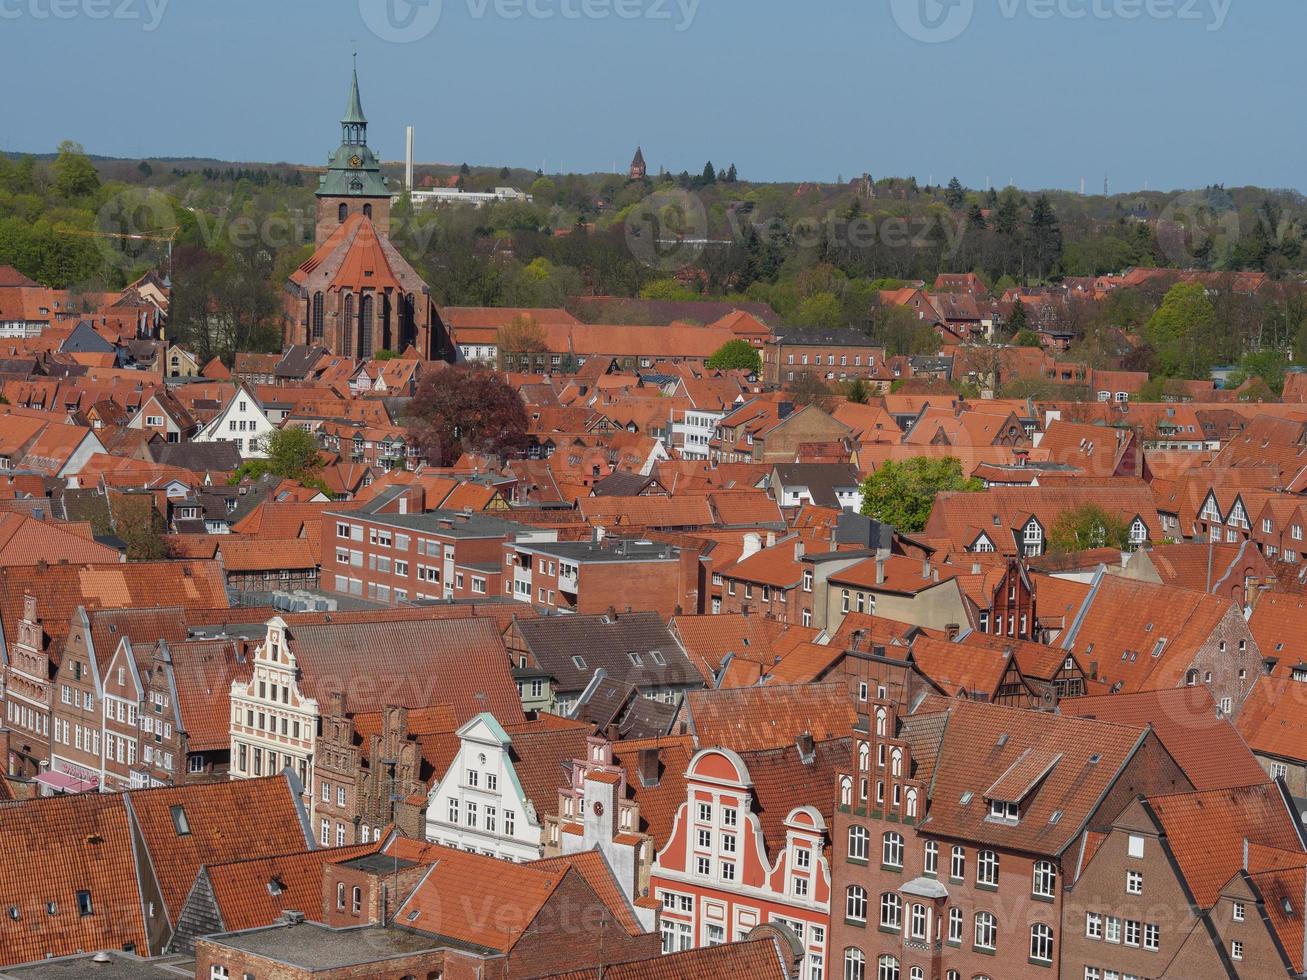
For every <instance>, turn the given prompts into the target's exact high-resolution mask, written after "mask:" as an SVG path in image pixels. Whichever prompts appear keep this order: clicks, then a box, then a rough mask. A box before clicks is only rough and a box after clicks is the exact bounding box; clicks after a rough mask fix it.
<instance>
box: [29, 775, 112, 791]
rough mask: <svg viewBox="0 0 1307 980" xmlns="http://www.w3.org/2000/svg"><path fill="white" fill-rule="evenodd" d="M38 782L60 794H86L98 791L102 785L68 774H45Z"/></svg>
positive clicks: (37, 778) (95, 781)
mask: <svg viewBox="0 0 1307 980" xmlns="http://www.w3.org/2000/svg"><path fill="white" fill-rule="evenodd" d="M36 781H37V782H38V783H40V784H41V785H42V786H49V787H50V788H51V789H53V790H55V791H56V792H58V793H86V792H89V791H90V790H93V789H98V788H99V785H100V784H99V782H98V781H97V780H94V779H79V778H78V777H77V776H70V775H68V773H66V772H43V773H41V774H40V775H39V776H37V777H36Z"/></svg>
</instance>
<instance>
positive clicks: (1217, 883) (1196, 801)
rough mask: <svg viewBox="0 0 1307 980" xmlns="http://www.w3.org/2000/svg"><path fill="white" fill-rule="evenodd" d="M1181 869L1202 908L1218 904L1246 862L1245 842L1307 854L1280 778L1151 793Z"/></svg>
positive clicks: (1149, 803) (1150, 802)
mask: <svg viewBox="0 0 1307 980" xmlns="http://www.w3.org/2000/svg"><path fill="white" fill-rule="evenodd" d="M1146 803H1147V806H1148V807H1149V809H1151V810H1152V812H1153V813H1154V814H1155V815H1156V817H1157V820H1158V822H1159V823H1160V824H1161V826H1162V830H1163V832H1164V833H1165V834H1166V841H1167V844H1168V845H1170V848H1171V853H1172V854H1174V855H1175V859H1176V862H1177V864H1179V866H1180V871H1181V873H1182V874H1183V875H1184V878H1185V881H1186V882H1187V883H1188V885H1189V890H1190V891H1191V892H1192V893H1193V896H1194V901H1195V902H1196V903H1197V904H1198V906H1199V908H1204V909H1208V908H1211V907H1212V906H1213V905H1214V904H1216V899H1217V897H1218V896H1219V895H1220V892H1221V889H1222V888H1223V887H1225V884H1226V882H1228V881H1229V880H1230V879H1231V878H1232V877H1234V875H1235V874H1236V873H1237V872H1238V871H1239V870H1240V869H1241V868H1242V867H1243V864H1244V841H1245V840H1248V841H1253V842H1256V843H1258V844H1263V845H1266V846H1268V847H1273V848H1279V849H1281V850H1286V851H1295V852H1297V853H1300V854H1301V853H1302V851H1303V848H1302V843H1301V839H1300V838H1299V836H1298V831H1297V830H1296V829H1295V828H1294V823H1295V822H1296V817H1297V814H1296V813H1294V814H1291V813H1290V812H1289V807H1288V806H1286V805H1285V800H1284V797H1283V796H1281V794H1280V790H1279V788H1278V787H1277V786H1276V785H1275V784H1274V783H1265V784H1263V785H1261V786H1244V787H1239V788H1235V789H1218V790H1208V791H1206V792H1200V793H1177V794H1174V795H1169V796H1150V797H1149V798H1148V799H1147V801H1146Z"/></svg>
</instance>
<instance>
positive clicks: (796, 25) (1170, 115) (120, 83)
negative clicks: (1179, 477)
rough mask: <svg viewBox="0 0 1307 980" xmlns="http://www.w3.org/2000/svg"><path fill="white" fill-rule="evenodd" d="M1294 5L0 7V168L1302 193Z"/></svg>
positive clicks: (371, 2)
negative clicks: (363, 131)
mask: <svg viewBox="0 0 1307 980" xmlns="http://www.w3.org/2000/svg"><path fill="white" fill-rule="evenodd" d="M1305 28H1307V3H1303V2H1301V0H416V2H410V0H0V56H3V61H4V63H5V65H6V69H7V72H6V74H7V75H8V77H9V78H10V79H11V83H12V84H11V86H10V88H9V92H10V96H9V97H8V98H7V99H6V100H5V105H4V107H3V110H0V147H3V149H5V150H9V151H22V152H50V151H53V149H54V148H55V147H56V146H57V144H58V143H59V141H61V140H63V139H74V140H76V141H78V142H80V143H82V144H83V145H84V146H85V147H86V149H87V150H88V151H89V152H91V153H97V154H105V155H109V156H123V157H142V156H199V157H215V158H218V159H224V160H241V161H262V162H280V161H288V162H295V163H310V164H320V163H323V162H325V160H326V156H327V154H328V152H329V151H330V150H332V149H333V148H334V146H335V144H336V143H337V142H338V140H339V126H338V120H339V118H340V116H341V114H342V112H343V110H344V108H345V101H346V95H347V92H348V82H349V70H350V58H351V53H352V51H353V50H354V49H355V47H357V52H358V66H359V74H360V79H361V84H362V93H363V106H364V109H365V111H366V113H367V115H368V118H369V121H370V130H369V136H370V139H369V142H370V143H371V144H372V146H373V148H374V149H375V150H376V151H377V153H378V154H379V155H380V156H381V157H382V158H383V159H386V160H398V159H400V158H401V157H402V156H403V152H404V128H405V126H407V125H413V126H414V127H416V156H417V159H418V160H419V162H431V163H436V162H439V163H461V162H464V161H466V162H468V163H471V164H473V165H495V166H499V165H502V164H508V165H510V166H515V167H529V168H537V167H541V168H543V169H545V170H546V171H548V172H550V173H554V172H570V171H587V172H588V171H610V170H613V169H614V168H616V169H619V170H621V171H625V169H626V168H627V166H628V165H629V162H630V159H631V155H632V153H633V152H634V150H635V147H636V145H637V144H639V145H641V146H643V148H644V153H645V157H646V158H647V160H648V162H649V167H650V170H651V171H657V170H658V169H659V168H660V167H665V168H666V169H668V170H669V171H672V172H674V173H675V172H679V171H681V170H682V169H688V170H690V171H692V172H698V171H700V170H702V169H703V165H704V162H705V161H706V160H712V161H713V163H714V164H715V165H717V166H718V167H725V166H726V165H728V164H730V163H735V164H736V166H737V167H738V170H739V173H740V176H741V177H742V178H743V179H754V180H767V181H798V180H814V181H833V180H835V179H836V178H837V176H843V177H844V178H845V179H852V178H853V177H855V176H857V175H859V174H861V173H863V172H864V171H865V172H870V173H871V174H872V175H873V176H875V177H877V178H880V177H887V176H901V177H906V176H915V177H916V178H917V179H918V180H919V181H923V182H925V181H932V182H934V183H941V182H944V181H947V180H948V179H949V178H950V177H952V176H957V177H958V178H959V179H961V180H962V182H963V183H964V184H966V185H967V186H969V187H985V186H987V184H988V183H991V182H992V183H993V184H994V185H995V186H1003V185H1006V184H1008V183H1009V182H1011V183H1015V184H1016V185H1018V186H1020V187H1023V188H1028V189H1037V188H1062V189H1067V190H1078V189H1079V188H1080V186H1081V181H1082V179H1083V180H1084V181H1085V182H1086V186H1087V189H1088V190H1089V191H1090V192H1091V193H1094V192H1101V190H1102V188H1103V181H1104V178H1105V177H1106V178H1107V179H1108V181H1109V188H1110V189H1111V190H1112V191H1113V192H1117V191H1134V190H1138V189H1141V188H1143V187H1145V186H1147V187H1150V188H1152V189H1154V190H1168V189H1176V188H1189V187H1202V186H1206V185H1208V184H1211V183H1224V184H1226V185H1227V186H1239V185H1245V184H1257V185H1262V186H1267V187H1290V188H1299V189H1303V188H1307V177H1305V176H1304V174H1303V164H1304V161H1305V160H1307V127H1305V126H1304V125H1303V123H1302V121H1301V120H1300V119H1299V118H1298V117H1299V116H1300V115H1301V114H1302V112H1301V105H1302V100H1301V96H1302V94H1303V86H1302V81H1301V73H1300V71H1299V65H1300V64H1301V55H1300V47H1301V41H1300V39H1301V38H1302V37H1303V36H1304V29H1305Z"/></svg>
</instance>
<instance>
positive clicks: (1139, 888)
mask: <svg viewBox="0 0 1307 980" xmlns="http://www.w3.org/2000/svg"><path fill="white" fill-rule="evenodd" d="M1125 893H1126V894H1127V895H1142V894H1143V893H1144V875H1143V872H1142V871H1127V872H1126V873H1125Z"/></svg>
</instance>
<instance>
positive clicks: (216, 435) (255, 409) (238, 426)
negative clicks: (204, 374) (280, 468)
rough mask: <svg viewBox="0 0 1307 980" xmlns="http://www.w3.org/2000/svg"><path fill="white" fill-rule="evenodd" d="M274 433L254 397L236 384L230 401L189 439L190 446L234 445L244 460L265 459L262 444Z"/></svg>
mask: <svg viewBox="0 0 1307 980" xmlns="http://www.w3.org/2000/svg"><path fill="white" fill-rule="evenodd" d="M275 431H277V427H276V426H275V425H273V424H272V420H271V419H269V418H268V415H267V413H266V412H264V410H263V406H262V405H260V404H259V400H258V399H257V398H255V397H254V393H253V392H252V391H250V390H249V389H248V388H246V387H245V386H244V385H240V384H238V385H237V386H236V392H235V394H233V395H232V396H231V399H230V400H229V401H228V402H227V404H226V405H224V406H223V409H222V411H221V412H219V413H218V414H217V415H216V416H215V417H214V418H213V419H212V420H211V421H210V422H209V423H208V424H207V425H205V426H204V427H203V428H202V429H200V431H199V432H197V433H196V434H195V436H194V438H192V440H191V441H192V442H221V441H226V442H234V443H236V448H237V449H238V450H239V451H240V454H241V456H242V457H243V458H244V459H265V458H266V457H267V455H268V454H267V453H266V452H265V451H264V448H263V446H264V442H265V440H267V438H268V436H270V435H272V433H274V432H275Z"/></svg>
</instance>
